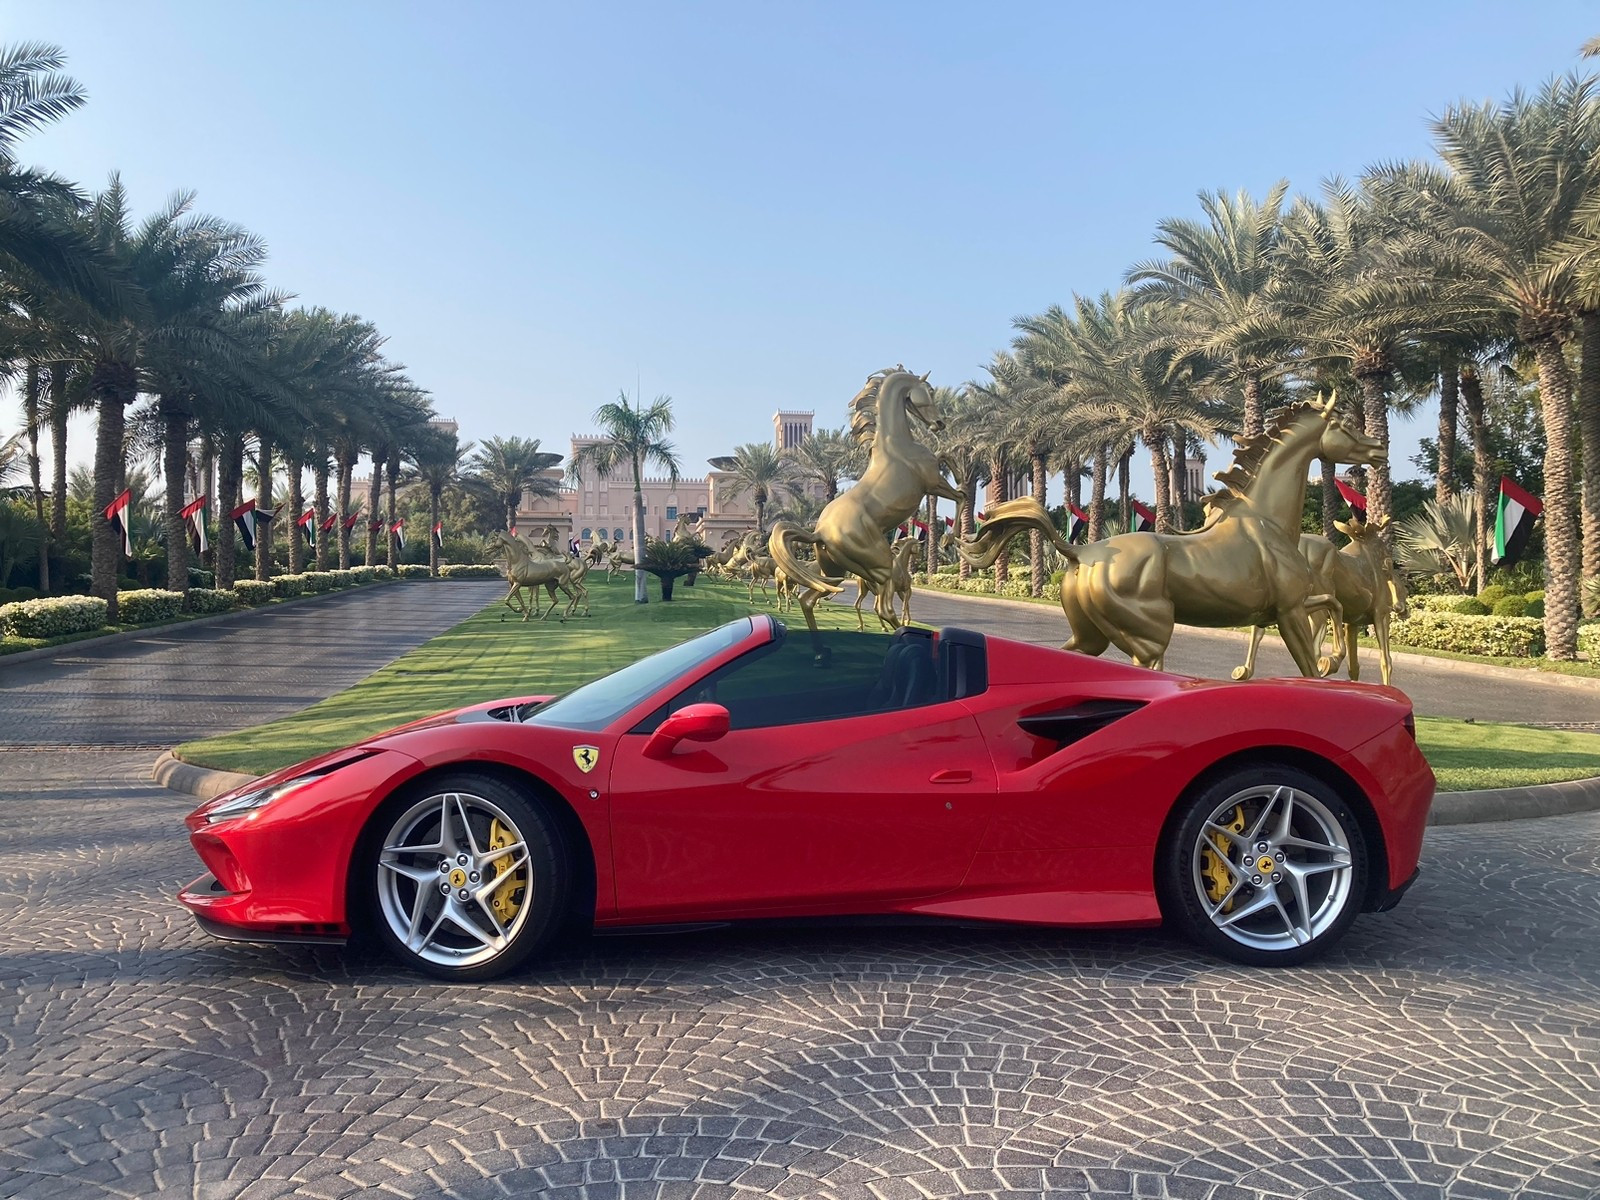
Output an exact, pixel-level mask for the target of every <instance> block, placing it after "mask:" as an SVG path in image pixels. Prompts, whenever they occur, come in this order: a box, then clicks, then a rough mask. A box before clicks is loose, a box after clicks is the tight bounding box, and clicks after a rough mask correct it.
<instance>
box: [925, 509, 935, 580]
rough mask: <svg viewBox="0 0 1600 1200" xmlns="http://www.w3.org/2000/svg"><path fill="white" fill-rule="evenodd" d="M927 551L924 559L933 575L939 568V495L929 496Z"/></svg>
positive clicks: (930, 573)
mask: <svg viewBox="0 0 1600 1200" xmlns="http://www.w3.org/2000/svg"><path fill="white" fill-rule="evenodd" d="M923 550H924V551H925V552H926V553H925V556H924V561H925V562H926V563H927V567H928V574H929V575H932V574H933V573H934V572H935V571H937V570H938V569H939V497H937V496H929V497H928V544H927V545H926V546H924V547H923Z"/></svg>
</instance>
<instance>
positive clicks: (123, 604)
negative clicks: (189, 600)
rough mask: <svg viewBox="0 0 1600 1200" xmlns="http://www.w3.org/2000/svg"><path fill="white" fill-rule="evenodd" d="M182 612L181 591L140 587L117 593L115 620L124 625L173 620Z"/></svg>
mask: <svg viewBox="0 0 1600 1200" xmlns="http://www.w3.org/2000/svg"><path fill="white" fill-rule="evenodd" d="M182 613H183V593H182V592H169V591H165V590H163V589H162V588H142V589H140V590H139V591H136V592H118V593H117V620H119V621H121V622H122V623H123V624H124V625H148V624H149V623H150V622H151V621H175V620H177V619H178V617H179V616H180V615H182Z"/></svg>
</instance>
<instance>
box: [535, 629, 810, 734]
mask: <svg viewBox="0 0 1600 1200" xmlns="http://www.w3.org/2000/svg"><path fill="white" fill-rule="evenodd" d="M775 625H776V622H774V621H773V619H772V618H771V617H770V616H767V615H766V614H765V613H753V614H751V615H750V616H747V617H736V618H734V619H733V620H732V621H729V622H727V623H726V624H723V625H718V626H716V627H715V628H714V629H708V630H706V631H705V632H704V633H699V634H696V635H695V636H694V637H692V638H689V639H687V640H685V641H682V642H678V643H676V644H674V645H671V646H668V647H667V648H666V649H664V650H658V651H656V652H655V653H654V654H648V655H646V656H645V657H643V658H640V659H635V660H634V661H633V662H631V663H629V664H628V665H627V666H625V667H619V668H618V669H617V670H615V671H612V672H611V673H609V674H607V675H602V676H600V678H598V679H592V680H590V681H589V682H588V683H585V684H582V685H581V686H579V687H576V688H573V689H572V690H571V691H569V692H564V693H562V694H561V695H560V696H557V697H556V698H555V699H553V700H547V701H545V702H544V703H543V704H540V705H538V706H536V707H534V708H532V709H529V710H527V711H525V712H522V713H519V720H520V723H521V724H524V725H545V726H550V727H552V728H557V729H573V730H578V731H581V732H584V733H599V732H602V731H604V730H607V729H610V728H611V727H612V726H614V725H617V724H619V723H621V724H622V725H623V727H624V728H627V727H628V726H630V725H632V724H633V723H634V722H633V721H632V720H630V718H633V717H634V716H635V714H637V713H638V712H640V710H643V711H645V712H649V711H652V710H653V709H654V707H655V705H656V704H657V703H658V701H657V697H659V696H660V695H661V693H662V692H663V691H669V690H670V691H672V692H673V693H674V694H676V692H677V690H678V689H679V688H680V687H683V686H685V685H687V684H688V683H690V682H691V681H693V680H695V679H698V678H699V677H700V676H702V675H704V674H707V673H708V672H710V671H714V670H716V669H718V668H719V667H721V666H722V665H723V664H724V663H727V662H729V661H731V660H733V659H735V658H738V657H739V656H740V655H742V654H746V653H748V652H749V651H750V650H751V649H753V648H755V647H757V646H762V645H765V644H767V643H768V642H771V641H774V640H776V639H777V638H778V637H779V636H781V635H780V634H779V633H778V628H781V627H778V628H775ZM719 635H722V636H719ZM696 643H705V644H704V646H703V647H702V648H701V650H700V652H699V655H698V657H695V656H694V655H693V654H690V655H685V654H684V651H686V650H687V649H688V648H689V647H692V646H694V645H695V644H696ZM662 660H666V661H662ZM651 664H654V665H653V666H652V665H651ZM619 677H630V679H628V680H625V679H619ZM619 686H622V687H624V688H625V690H624V692H623V694H622V695H621V696H620V697H619V698H617V699H616V700H614V701H613V702H611V704H610V706H609V707H607V708H606V710H605V712H604V713H603V714H600V715H591V714H590V713H589V712H587V711H586V710H584V709H583V708H582V704H583V703H584V702H585V701H590V702H595V703H599V702H602V701H603V699H604V697H605V696H606V695H607V694H608V693H611V692H613V691H615V689H616V688H618V687H619ZM573 701H577V702H578V706H577V707H578V711H577V712H576V713H573V712H572V709H573V707H574V706H573V704H572V702H573ZM564 706H565V707H566V708H567V709H568V713H567V714H565V716H566V717H567V719H562V718H563V715H564V714H563V713H562V711H561V710H562V708H563V707H564ZM552 716H553V717H555V718H556V719H554V720H551V719H549V718H550V717H552Z"/></svg>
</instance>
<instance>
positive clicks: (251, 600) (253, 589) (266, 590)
mask: <svg viewBox="0 0 1600 1200" xmlns="http://www.w3.org/2000/svg"><path fill="white" fill-rule="evenodd" d="M276 593H277V588H276V587H274V586H273V583H272V581H271V580H270V579H267V580H261V579H241V580H239V582H238V583H236V584H234V585H233V594H234V595H235V596H237V597H239V603H240V604H242V605H244V606H245V607H246V608H255V607H257V606H258V605H261V604H265V603H266V602H267V601H268V600H271V599H272V597H273V596H274V595H275V594H276Z"/></svg>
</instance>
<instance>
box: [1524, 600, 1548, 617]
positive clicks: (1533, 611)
mask: <svg viewBox="0 0 1600 1200" xmlns="http://www.w3.org/2000/svg"><path fill="white" fill-rule="evenodd" d="M1522 615H1523V616H1525V617H1537V618H1539V620H1541V621H1542V620H1544V601H1543V600H1542V599H1541V600H1529V601H1528V611H1527V612H1525V613H1523V614H1522Z"/></svg>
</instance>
